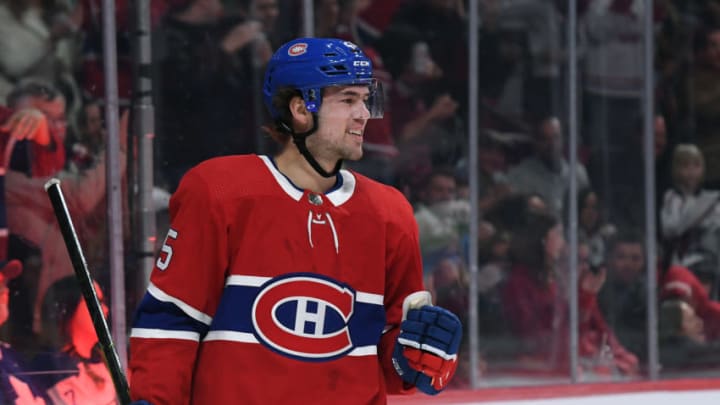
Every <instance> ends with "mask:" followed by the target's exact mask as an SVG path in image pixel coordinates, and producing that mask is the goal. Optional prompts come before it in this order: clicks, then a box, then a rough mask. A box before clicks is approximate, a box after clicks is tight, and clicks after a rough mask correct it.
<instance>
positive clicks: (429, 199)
mask: <svg viewBox="0 0 720 405" xmlns="http://www.w3.org/2000/svg"><path fill="white" fill-rule="evenodd" d="M456 191H457V182H456V180H455V176H454V173H453V172H452V170H449V169H436V170H434V171H433V172H432V174H430V176H428V177H427V179H426V182H425V185H424V187H423V189H422V191H421V193H420V202H419V203H418V204H417V207H416V210H415V220H416V221H417V223H418V230H419V233H420V248H421V251H422V254H423V261H424V263H423V267H424V268H425V271H427V272H429V271H431V269H432V268H433V267H434V262H435V260H437V259H438V258H441V257H443V256H446V255H453V254H459V251H460V246H459V245H460V240H461V238H462V236H463V234H464V233H465V232H466V231H467V228H468V218H469V214H470V205H469V203H468V202H467V201H465V200H458V199H457V198H456Z"/></svg>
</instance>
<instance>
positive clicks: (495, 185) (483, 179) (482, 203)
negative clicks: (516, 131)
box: [457, 129, 512, 213]
mask: <svg viewBox="0 0 720 405" xmlns="http://www.w3.org/2000/svg"><path fill="white" fill-rule="evenodd" d="M506 138H510V136H509V134H506V133H500V132H497V131H493V130H489V129H488V130H485V131H483V132H482V133H481V134H480V137H479V139H478V209H479V210H480V212H481V213H485V212H488V211H490V210H492V209H493V208H494V207H495V206H496V205H497V204H498V203H500V202H501V201H502V200H503V199H504V198H505V197H507V196H508V195H509V194H510V187H509V186H508V185H507V177H506V171H507V168H508V157H507V149H508V148H509V146H510V144H511V142H512V140H511V139H506ZM468 164H469V162H468V159H467V158H464V159H463V160H461V161H460V162H459V163H458V165H457V166H458V168H457V173H458V177H460V178H463V179H467V178H468V177H469V173H468V170H469V167H468Z"/></svg>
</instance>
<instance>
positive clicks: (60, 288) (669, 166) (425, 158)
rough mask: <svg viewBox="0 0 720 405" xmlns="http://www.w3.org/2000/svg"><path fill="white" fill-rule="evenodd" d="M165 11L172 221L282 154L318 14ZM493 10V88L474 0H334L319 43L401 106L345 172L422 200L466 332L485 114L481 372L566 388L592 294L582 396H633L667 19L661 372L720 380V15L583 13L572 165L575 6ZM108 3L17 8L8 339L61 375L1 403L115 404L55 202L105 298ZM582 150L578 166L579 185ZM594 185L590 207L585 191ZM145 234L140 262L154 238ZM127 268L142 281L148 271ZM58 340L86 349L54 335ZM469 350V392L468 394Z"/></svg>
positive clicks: (255, 8)
mask: <svg viewBox="0 0 720 405" xmlns="http://www.w3.org/2000/svg"><path fill="white" fill-rule="evenodd" d="M116 3H117V13H116V16H115V17H116V23H117V34H118V35H117V49H118V73H119V78H118V86H119V90H120V97H121V103H120V104H121V109H122V110H123V111H125V110H126V109H127V107H128V106H130V105H131V100H132V97H133V94H132V93H133V89H132V74H133V66H132V52H131V51H132V48H131V45H132V44H131V40H132V24H131V23H130V21H131V18H130V15H131V14H130V10H131V7H132V4H131V3H132V2H129V1H126V0H118V1H117V2H116ZM150 4H151V17H152V18H151V21H152V33H153V63H152V69H150V70H149V71H147V72H144V73H146V74H151V75H152V77H153V79H154V82H153V83H154V84H153V90H154V93H153V102H154V106H155V113H156V114H155V130H156V133H155V135H156V136H155V140H156V143H155V148H156V160H155V171H156V184H157V187H156V193H154V195H155V196H156V200H157V201H156V207H157V209H158V212H159V215H162V212H163V210H164V209H165V208H166V206H167V197H168V193H172V192H173V191H174V190H175V188H176V187H177V184H178V181H179V179H180V177H181V176H182V175H183V174H184V173H185V172H186V171H187V170H188V169H189V168H191V167H192V166H194V165H196V164H197V163H199V162H201V161H202V160H205V159H207V158H210V157H214V156H220V155H227V154H237V153H268V152H270V151H272V147H273V146H272V142H269V141H268V138H267V135H266V134H265V133H264V132H263V131H262V130H261V127H262V125H263V124H264V123H266V122H267V116H266V113H265V111H264V109H263V108H262V103H261V102H260V98H259V97H260V89H261V86H262V74H263V72H264V66H265V64H266V62H267V61H268V59H269V58H270V56H271V55H272V52H273V51H274V50H275V49H276V48H277V47H278V46H279V45H280V44H282V43H283V42H284V41H286V40H287V39H289V38H292V37H296V36H299V35H301V34H302V32H303V27H302V24H301V18H299V17H300V16H301V14H302V7H301V4H302V2H299V1H294V0H227V1H221V0H152V1H151V2H150ZM479 4H480V14H481V15H480V21H481V24H480V27H479V30H480V31H479V44H478V46H479V49H478V51H479V55H480V64H479V68H478V71H476V72H470V71H468V66H469V64H468V52H467V47H468V39H467V38H468V35H467V33H468V32H467V30H468V16H467V8H466V7H467V1H463V0H413V1H409V0H316V1H315V2H314V10H313V12H314V16H315V20H314V26H313V29H314V32H315V35H316V36H326V37H339V38H343V39H347V40H350V41H353V42H354V43H356V44H358V45H359V46H360V47H361V48H362V49H363V50H364V51H365V53H367V54H368V56H369V57H370V58H371V59H372V61H373V65H374V68H375V69H374V70H375V72H376V76H377V78H378V80H379V81H380V82H382V84H383V88H384V91H385V93H386V100H387V105H386V106H385V107H386V108H385V116H384V118H383V119H382V120H371V121H369V122H368V125H367V127H366V129H365V133H364V149H365V153H364V157H363V159H361V160H360V161H357V162H349V163H347V168H348V169H352V170H355V171H356V172H358V173H360V174H363V175H366V176H368V177H371V178H374V179H376V180H378V181H381V182H384V183H386V184H389V185H392V186H395V187H397V188H398V189H400V190H401V191H402V192H403V193H404V194H405V195H406V196H407V198H408V199H409V200H410V202H411V203H412V204H413V206H414V208H415V215H416V219H417V222H418V226H419V231H420V244H421V248H422V252H423V266H424V268H423V273H424V275H425V279H426V284H427V286H428V288H429V289H431V291H432V292H433V294H434V298H435V300H436V302H437V303H438V304H439V305H443V306H444V307H446V308H450V309H452V310H454V311H456V312H457V313H458V314H459V316H460V317H461V319H463V320H464V321H466V322H467V320H468V317H469V308H468V305H469V302H470V300H469V297H468V283H469V282H470V281H469V280H470V277H469V273H468V268H469V266H468V257H469V252H468V247H469V246H472V245H474V244H471V243H469V242H470V241H469V240H468V238H469V229H470V225H471V224H470V195H469V192H470V187H469V184H468V182H469V178H470V176H469V170H470V163H469V150H468V146H469V143H468V133H469V131H468V129H469V128H468V118H467V117H468V116H469V115H470V114H476V115H477V116H478V117H479V121H480V128H478V129H479V130H480V131H479V139H478V151H477V152H478V156H479V165H478V167H477V169H478V173H477V175H478V176H476V177H477V178H478V179H479V184H478V187H477V188H476V189H477V190H478V196H477V197H478V201H479V205H478V209H479V213H480V222H479V223H478V224H477V225H478V230H479V232H478V233H479V235H478V236H479V240H478V243H477V245H478V246H479V252H478V257H479V259H480V263H479V268H478V277H477V288H478V291H479V296H478V297H477V298H478V299H477V304H478V306H477V308H474V310H477V313H478V315H479V319H480V325H479V326H480V336H479V338H480V346H481V356H482V357H481V358H480V359H478V360H479V362H478V363H479V364H480V366H481V370H478V371H479V372H480V373H481V374H482V375H483V378H486V379H492V377H493V376H498V375H507V374H508V373H509V374H510V375H514V376H527V375H538V373H540V375H545V376H561V375H568V367H569V353H568V342H569V335H568V333H569V325H570V318H569V306H570V302H569V299H568V297H569V291H570V289H571V288H572V289H577V292H578V296H579V310H580V311H579V315H580V319H579V325H578V328H579V330H578V333H579V339H580V342H579V343H580V345H579V348H578V355H579V356H580V359H581V361H580V367H581V370H580V371H581V375H582V377H583V378H584V379H586V380H593V379H597V378H606V379H613V380H624V379H633V378H640V377H641V376H642V375H643V374H644V373H645V372H646V371H647V370H646V362H647V350H648V347H647V335H646V328H647V322H646V316H647V298H646V297H647V276H646V270H647V267H648V266H647V258H646V246H645V241H646V238H645V235H643V234H642V233H641V231H642V230H643V229H644V227H645V214H644V207H645V192H644V185H645V180H646V179H645V178H644V175H643V166H644V159H645V158H646V155H645V154H644V151H643V147H642V145H643V142H642V139H643V138H642V135H643V131H644V128H643V122H644V120H643V116H642V111H643V109H642V102H643V98H642V94H643V93H642V89H643V83H644V79H645V78H644V62H643V59H642V58H643V55H644V53H643V46H644V45H643V44H644V42H643V35H644V34H643V27H642V21H643V16H644V15H645V13H648V12H652V13H653V17H654V18H653V24H654V30H653V32H654V35H655V36H656V37H655V40H656V43H657V49H656V52H655V54H656V59H655V66H654V67H655V74H656V78H657V79H656V81H655V83H654V85H655V94H656V99H655V100H653V102H654V105H655V114H656V115H655V116H654V117H653V128H652V132H653V134H654V139H655V148H654V150H653V151H652V157H653V158H654V159H655V167H656V184H655V186H656V187H655V188H656V191H657V195H655V196H653V197H654V199H655V201H656V202H657V207H658V218H657V229H658V235H657V241H658V245H659V246H660V247H661V249H659V250H660V254H659V255H658V258H657V259H656V262H657V268H658V274H659V276H658V277H659V278H658V293H659V297H660V302H658V311H659V315H660V319H659V324H660V325H659V336H660V355H661V356H660V358H661V363H662V367H663V370H680V371H682V370H687V369H693V370H695V369H696V368H698V367H705V368H707V367H711V366H713V364H714V363H716V362H714V361H713V360H714V359H717V358H719V357H720V301H719V300H720V205H718V201H720V163H719V162H720V140H719V139H718V137H717V136H716V135H717V134H718V132H720V121H718V117H720V92H719V90H718V89H720V86H719V85H718V84H719V83H720V75H718V71H720V1H717V0H705V1H687V0H684V1H681V0H661V1H656V2H655V9H653V10H645V9H644V8H643V4H644V2H643V1H640V0H581V1H579V2H578V32H577V39H578V41H577V44H578V49H577V53H576V54H577V55H578V60H576V61H573V63H577V66H578V67H579V69H580V70H579V71H580V75H579V76H580V77H579V80H578V83H577V89H578V90H577V96H578V97H577V98H578V100H579V103H578V106H577V107H578V110H579V112H580V115H579V118H580V125H579V131H578V136H579V147H578V150H569V148H568V145H569V142H568V140H569V138H568V131H567V117H568V107H569V106H568V104H567V103H568V97H567V96H566V95H567V94H568V88H567V75H568V71H567V67H568V50H567V49H566V43H565V38H566V36H567V32H566V31H567V19H568V10H567V9H566V7H565V6H566V2H564V1H556V0H514V1H503V0H480V1H479ZM100 7H101V4H100V1H99V0H76V1H69V0H34V1H28V0H0V104H2V105H4V106H5V107H3V109H0V147H1V148H2V149H1V150H0V170H1V172H0V191H2V192H3V193H4V194H3V195H4V198H3V199H2V202H3V204H2V207H1V208H2V210H0V211H2V212H0V264H3V265H4V266H8V263H10V262H8V261H7V260H10V259H18V260H19V261H20V262H21V263H22V267H23V268H24V270H23V271H22V272H19V271H18V272H17V273H12V274H11V275H10V276H8V275H7V274H6V275H5V276H4V278H3V279H2V281H3V282H4V283H5V284H7V282H8V281H9V280H12V281H11V282H10V283H9V284H8V288H9V289H10V291H11V292H12V294H10V296H9V303H10V306H11V308H12V311H11V312H10V315H9V321H8V322H7V324H8V325H7V327H6V328H5V332H4V335H3V336H5V337H6V340H8V342H9V343H11V344H12V345H13V346H14V347H15V349H17V351H18V352H19V353H21V354H23V355H25V356H27V357H28V358H30V359H34V360H35V361H34V362H32V363H31V364H32V367H35V370H37V371H42V370H43V368H44V369H45V370H46V371H48V372H53V373H55V374H52V378H45V379H43V378H40V379H38V380H37V384H36V385H32V384H31V386H30V385H28V386H26V385H24V384H25V382H24V379H19V380H18V379H16V380H12V379H7V378H6V377H5V374H0V394H2V395H5V394H7V393H8V392H9V391H8V390H9V387H10V388H11V387H16V386H17V387H20V389H21V390H22V391H23V395H25V396H27V395H32V397H33V398H35V400H37V401H47V402H48V403H63V402H62V401H63V399H62V398H60V396H61V394H59V391H58V389H59V388H58V387H61V388H62V389H64V390H66V391H67V390H76V391H77V393H78V395H81V394H82V395H91V396H92V395H95V396H96V397H97V398H99V397H100V396H102V395H106V394H107V393H106V392H105V391H106V389H107V386H108V385H107V384H106V383H107V375H106V370H105V371H103V367H102V365H101V364H100V365H98V364H99V363H98V362H97V353H96V352H95V349H93V348H92V343H93V339H92V338H87V337H81V338H78V336H83V335H82V334H83V331H82V330H81V329H82V322H83V320H82V319H80V320H78V319H76V318H78V317H81V316H80V315H78V313H79V312H78V311H80V310H79V309H78V308H79V307H82V306H83V305H84V304H82V302H81V300H80V297H79V295H78V294H77V291H76V290H74V287H73V286H72V284H73V283H72V279H67V278H66V276H68V275H70V274H71V273H72V269H71V264H70V262H69V260H68V257H67V255H66V253H65V250H64V249H65V248H64V245H63V243H62V238H61V235H60V232H59V229H58V227H57V225H56V223H55V221H54V218H53V215H52V210H51V208H50V206H49V203H48V202H47V198H46V197H45V196H43V195H42V194H43V188H42V186H43V184H44V182H45V181H46V180H47V179H48V178H49V177H60V178H62V179H63V184H64V185H65V189H66V194H67V199H68V205H69V207H70V210H71V212H72V213H73V215H74V217H75V221H76V227H78V231H79V236H80V238H81V242H82V243H83V245H84V246H85V247H86V251H87V254H86V256H87V257H88V261H89V263H90V267H91V268H92V269H93V271H94V272H95V276H96V279H98V280H99V282H100V285H98V286H97V289H98V292H101V291H102V290H101V287H100V286H101V285H103V284H105V283H106V282H107V280H108V274H107V273H108V271H107V267H108V265H107V252H106V236H105V233H106V230H105V226H106V225H105V224H106V223H107V221H105V220H104V215H105V210H104V209H105V207H104V205H105V177H104V175H105V162H104V161H105V159H104V155H103V148H104V145H105V138H106V132H105V128H104V124H103V114H104V109H105V106H104V104H103V101H102V97H103V95H104V82H103V71H102V63H101V58H100V55H101V54H102V41H101V36H100V32H101V15H100ZM469 75H474V76H476V77H477V79H478V87H479V92H480V108H479V110H477V111H470V110H469V104H468V95H467V94H468V88H467V79H468V77H469ZM118 113H119V114H120V113H122V111H119V112H118ZM127 120H128V116H127V114H124V115H123V119H122V120H121V131H120V132H121V133H120V138H121V154H122V157H121V159H120V161H121V162H122V167H121V172H122V175H123V178H124V179H125V180H128V178H127V175H126V170H127V167H126V161H127V158H126V154H131V153H132V152H133V151H132V148H128V146H127V145H128V140H127ZM571 154H577V156H578V163H577V165H576V166H575V167H572V166H571V165H570V159H569V156H570V155H571ZM132 159H133V156H132V155H131V156H130V160H131V161H132ZM573 173H574V174H575V175H576V176H575V177H576V178H577V182H578V189H579V193H578V194H577V195H576V196H572V195H570V187H569V185H570V180H569V179H570V177H571V175H572V174H573ZM124 191H125V194H127V190H124ZM570 198H577V208H578V213H577V214H578V223H577V227H578V233H579V240H580V242H579V245H578V249H577V251H578V268H577V269H570V268H569V267H568V263H569V259H568V254H569V249H568V244H567V242H566V240H567V235H568V231H569V227H568V218H569V209H570V204H569V201H570V200H569V199H570ZM124 209H125V211H126V212H127V211H128V207H124ZM125 226H126V227H128V226H129V225H128V221H126V224H125ZM159 233H162V230H160V232H159ZM124 235H125V236H126V239H127V240H128V241H127V242H128V245H130V244H129V242H130V240H131V239H132V235H130V233H129V232H124ZM129 250H130V251H132V250H131V249H129ZM129 262H131V263H132V260H129ZM12 263H17V262H12ZM13 266H15V264H13ZM128 271H129V272H136V273H139V274H140V273H142V272H139V270H138V269H135V268H133V267H132V265H129V266H128ZM570 271H577V274H578V276H579V277H578V279H579V283H578V285H576V286H573V285H569V282H568V281H569V280H570V277H569V274H570ZM0 273H3V274H5V273H6V272H5V271H0ZM3 291H4V290H3ZM2 296H4V295H2ZM2 296H0V298H1V297H2ZM2 304H3V301H2V300H0V309H2ZM60 310H62V311H65V312H64V313H63V314H59V313H55V314H53V313H52V312H53V311H60ZM1 312H2V311H0V313H1ZM80 312H82V311H80ZM48 320H50V321H48ZM48 322H49V323H48ZM70 324H72V325H75V326H72V327H70V326H67V325H70ZM76 324H77V325H76ZM54 328H61V329H60V330H62V332H63V333H66V332H68V331H67V330H66V329H67V328H70V330H72V333H73V335H63V336H56V335H58V333H59V332H58V330H54ZM467 329H468V328H466V330H467ZM78 339H80V340H78ZM88 341H90V342H91V345H90V347H89V348H88V347H86V346H87V342H88ZM466 341H467V339H466ZM4 351H5V349H4V348H3V353H4ZM463 353H464V355H463V356H461V366H460V367H459V372H458V374H459V376H458V378H456V384H457V385H458V386H466V385H467V384H468V380H467V378H468V376H469V374H470V373H469V371H470V370H469V364H470V363H469V362H468V358H467V353H468V351H467V350H464V351H463ZM4 357H5V356H4V355H3V358H4ZM13 367H14V366H13ZM0 368H2V367H0ZM7 370H9V369H7ZM12 370H15V368H13V369H12ZM0 373H9V371H6V368H2V370H0ZM7 381H9V383H8V382H7ZM62 381H64V382H62ZM60 383H62V384H66V385H63V386H59V385H57V384H60ZM8 384H10V385H8ZM13 384H14V385H13ZM73 384H74V385H73ZM17 387H16V388H17ZM68 387H69V388H68Z"/></svg>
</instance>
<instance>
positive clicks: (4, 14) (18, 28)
mask: <svg viewBox="0 0 720 405" xmlns="http://www.w3.org/2000/svg"><path fill="white" fill-rule="evenodd" d="M64 5H65V2H62V1H59V0H48V1H27V0H6V1H3V2H0V100H4V99H5V98H6V97H7V96H8V94H10V92H11V91H12V90H13V88H14V87H15V85H16V83H18V82H19V81H22V80H23V79H26V78H29V77H39V78H42V79H43V80H46V81H48V82H49V83H52V84H53V86H55V87H57V88H58V89H61V92H62V94H63V98H64V99H65V101H67V103H68V106H69V109H70V110H71V111H74V109H75V108H76V107H77V106H78V104H79V101H80V97H79V94H80V93H79V91H78V88H77V83H76V82H75V79H74V78H73V75H72V72H73V68H74V64H75V60H74V57H73V56H74V46H75V45H76V44H75V43H74V42H76V41H75V39H76V34H77V32H78V27H79V24H80V20H81V11H80V7H78V6H76V7H74V8H73V9H68V8H66V7H65V6H64Z"/></svg>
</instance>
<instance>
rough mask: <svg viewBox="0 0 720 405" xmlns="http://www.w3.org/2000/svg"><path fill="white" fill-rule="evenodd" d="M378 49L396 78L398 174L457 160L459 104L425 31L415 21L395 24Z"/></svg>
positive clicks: (392, 104)
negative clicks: (420, 29)
mask: <svg viewBox="0 0 720 405" xmlns="http://www.w3.org/2000/svg"><path fill="white" fill-rule="evenodd" d="M377 49H378V50H379V51H380V55H381V56H382V59H383V61H384V62H385V66H386V67H387V69H388V70H389V71H390V74H391V75H392V78H393V83H392V88H391V89H390V93H389V106H388V108H389V110H390V113H391V114H392V115H391V118H392V122H391V124H392V131H393V134H394V136H395V140H396V143H397V146H398V149H400V155H399V157H398V158H397V159H396V167H397V172H398V176H408V177H415V178H417V177H421V176H423V175H425V174H427V173H428V172H429V171H430V168H431V167H432V166H438V165H452V164H455V162H456V160H457V158H458V157H459V156H460V153H461V150H462V145H464V142H465V138H464V135H460V133H459V132H458V131H457V128H456V127H455V124H456V122H455V119H454V118H456V116H455V114H456V112H457V109H458V107H459V104H458V102H457V101H456V100H455V99H454V98H453V97H452V96H451V95H450V94H449V93H448V90H447V88H446V87H445V86H444V85H443V83H442V82H441V78H442V77H443V76H444V75H445V74H447V73H445V72H444V71H443V70H442V69H441V68H440V67H439V66H438V63H437V61H436V58H435V55H434V54H433V53H432V52H431V50H430V47H429V46H428V44H427V42H425V40H424V39H423V36H422V35H421V34H420V32H418V31H417V30H416V29H415V28H413V27H412V26H410V25H393V26H391V27H389V28H388V30H387V31H386V32H385V33H384V34H383V37H382V41H380V42H379V43H378V45H377Z"/></svg>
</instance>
